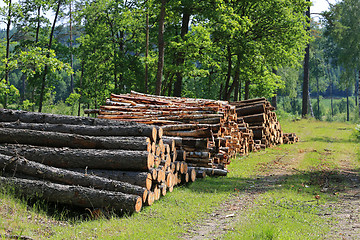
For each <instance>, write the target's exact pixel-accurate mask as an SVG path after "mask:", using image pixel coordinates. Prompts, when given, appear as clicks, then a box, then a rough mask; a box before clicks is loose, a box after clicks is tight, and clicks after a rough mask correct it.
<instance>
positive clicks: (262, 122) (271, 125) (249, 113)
mask: <svg viewBox="0 0 360 240" xmlns="http://www.w3.org/2000/svg"><path fill="white" fill-rule="evenodd" d="M231 105H233V106H235V107H236V113H237V117H238V123H239V126H241V129H243V130H244V131H246V129H249V130H251V131H252V138H253V142H252V144H251V145H250V150H251V151H256V150H260V149H265V148H267V147H271V146H274V145H278V144H283V143H294V142H297V141H299V139H298V138H297V137H296V134H295V133H291V134H284V133H283V131H282V130H281V126H280V123H279V121H278V120H277V116H276V113H275V112H274V110H275V108H274V107H273V106H271V104H270V102H269V101H267V100H266V99H265V98H256V99H249V100H244V101H238V102H232V103H231Z"/></svg>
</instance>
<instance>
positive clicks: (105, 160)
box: [0, 144, 154, 171]
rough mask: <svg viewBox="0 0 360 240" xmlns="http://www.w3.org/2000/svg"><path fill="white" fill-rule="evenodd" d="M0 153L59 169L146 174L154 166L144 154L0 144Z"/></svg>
mask: <svg viewBox="0 0 360 240" xmlns="http://www.w3.org/2000/svg"><path fill="white" fill-rule="evenodd" d="M0 153H2V154H7V155H20V156H22V157H25V158H27V159H29V160H31V161H35V162H40V163H43V164H46V165H49V166H53V167H60V168H83V169H85V168H86V167H88V168H90V169H111V170H129V171H147V170H149V169H150V168H152V167H153V166H154V156H153V154H151V153H148V152H146V151H127V150H99V149H70V148H51V147H35V146H29V145H20V144H2V145H0Z"/></svg>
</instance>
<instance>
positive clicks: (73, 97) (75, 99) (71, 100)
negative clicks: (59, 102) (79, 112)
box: [65, 92, 81, 115]
mask: <svg viewBox="0 0 360 240" xmlns="http://www.w3.org/2000/svg"><path fill="white" fill-rule="evenodd" d="M80 97H81V95H80V94H78V93H76V92H73V93H71V94H70V96H69V97H68V98H67V99H66V101H65V103H67V104H68V105H70V106H71V115H74V110H75V107H76V106H77V104H78V103H79V100H80Z"/></svg>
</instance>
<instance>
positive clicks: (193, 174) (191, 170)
mask: <svg viewBox="0 0 360 240" xmlns="http://www.w3.org/2000/svg"><path fill="white" fill-rule="evenodd" d="M187 172H188V174H189V181H191V182H195V180H196V171H195V169H194V168H189V167H188V171H187Z"/></svg>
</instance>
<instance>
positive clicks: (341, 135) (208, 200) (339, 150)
mask: <svg viewBox="0 0 360 240" xmlns="http://www.w3.org/2000/svg"><path fill="white" fill-rule="evenodd" d="M282 126H283V129H284V130H285V131H286V132H296V133H297V134H298V135H299V136H300V138H301V142H300V143H298V144H295V145H283V146H279V147H275V148H273V149H267V150H266V151H262V152H259V153H254V154H251V155H250V156H248V157H245V158H240V159H234V160H233V162H232V164H231V165H230V174H229V176H228V177H225V178H223V177H220V178H207V179H204V180H199V181H196V182H195V183H193V184H191V185H189V186H186V187H179V188H177V189H175V190H174V192H172V193H169V194H168V195H166V196H165V197H163V198H161V199H160V201H158V202H156V203H155V204H154V205H153V206H151V207H146V208H144V209H143V211H142V212H140V213H139V214H134V215H132V216H125V217H117V216H116V215H112V216H111V217H110V219H107V218H101V219H97V220H84V216H86V212H75V214H78V215H77V216H74V213H72V214H68V213H67V212H64V211H63V210H61V208H59V207H56V208H55V210H56V211H55V213H54V211H53V209H51V210H52V212H51V213H49V212H50V211H49V209H48V208H49V207H48V206H49V205H46V204H44V203H36V204H35V206H34V205H31V204H30V205H29V204H28V203H27V202H25V201H22V200H19V199H17V198H15V197H14V196H12V195H11V194H7V193H6V191H5V193H3V194H1V195H0V206H1V207H0V225H1V226H0V234H4V233H10V234H14V235H20V234H22V235H26V236H31V237H33V238H35V239H48V238H51V239H92V238H101V239H141V238H143V239H178V238H179V237H181V236H183V234H184V233H185V232H186V231H187V230H188V229H190V228H192V227H194V226H196V225H198V224H199V223H201V222H202V221H203V220H204V219H205V218H207V217H208V213H211V212H212V211H213V210H214V209H216V208H218V207H219V206H221V203H223V202H224V201H225V200H229V199H230V200H231V199H233V198H234V196H236V197H238V198H239V199H240V200H241V199H242V196H243V195H244V194H257V197H256V200H255V204H254V206H253V207H252V208H250V209H248V210H247V211H244V212H242V213H241V214H240V217H238V218H236V219H234V221H233V223H232V224H231V225H232V228H231V229H232V230H231V231H228V232H227V233H226V234H225V235H222V236H221V238H225V239H315V238H316V239H318V238H322V237H323V236H325V234H326V232H327V231H328V230H329V229H328V227H327V223H328V220H325V219H324V218H323V217H322V215H323V214H324V213H326V211H330V210H329V209H324V204H325V203H326V202H328V201H334V200H336V198H337V196H338V194H341V192H342V191H343V190H345V189H346V188H348V187H349V186H348V185H347V182H346V181H338V182H336V181H335V180H339V179H340V180H342V179H341V178H342V175H341V172H340V171H339V169H343V168H348V169H352V170H354V171H355V170H356V171H358V169H359V168H360V164H359V161H358V157H357V154H356V152H357V150H358V147H357V144H355V143H354V142H352V141H350V135H351V133H352V131H353V129H354V127H355V126H354V125H351V124H346V123H326V122H317V121H312V120H301V121H297V122H290V121H289V122H283V123H282ZM289 169H290V170H291V173H289ZM274 173H276V174H274ZM324 179H327V181H330V183H329V186H328V187H327V188H328V189H327V190H326V191H324V183H323V182H322V181H324ZM259 189H261V191H260V190H259ZM258 190H259V191H258ZM316 196H318V197H319V199H316V198H315V197H316Z"/></svg>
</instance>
